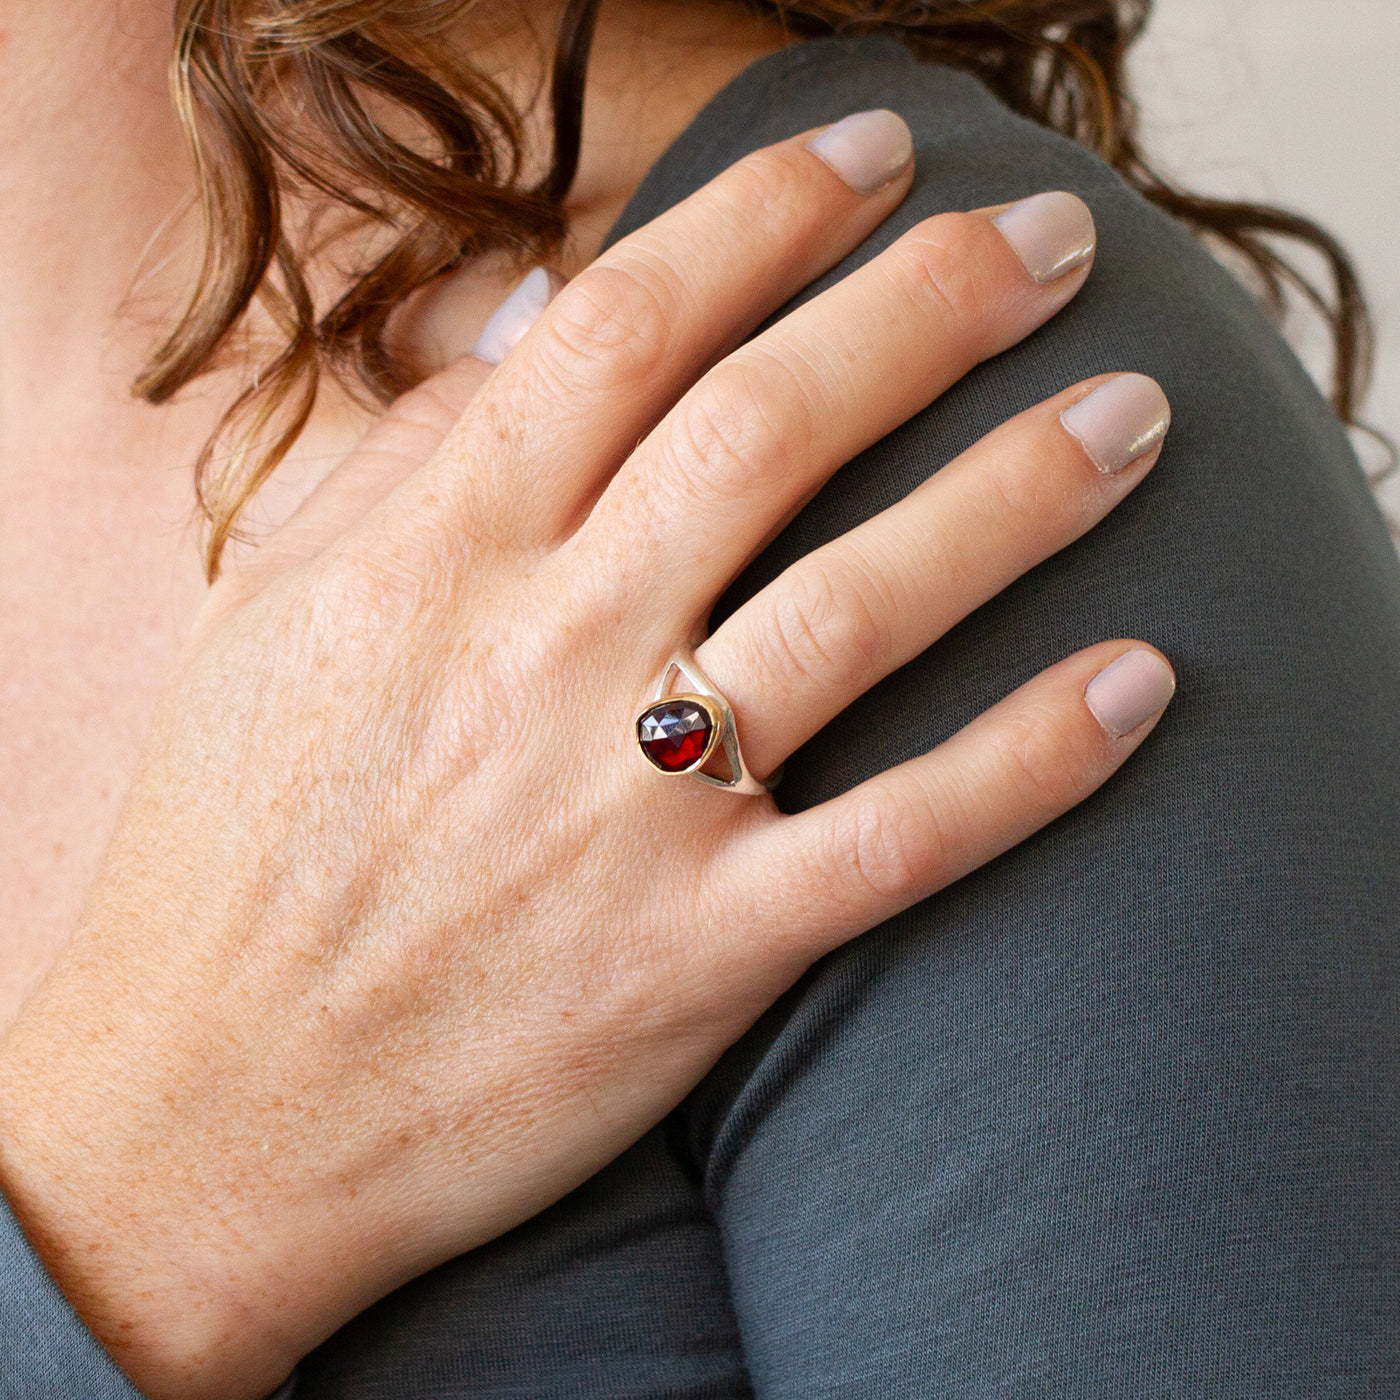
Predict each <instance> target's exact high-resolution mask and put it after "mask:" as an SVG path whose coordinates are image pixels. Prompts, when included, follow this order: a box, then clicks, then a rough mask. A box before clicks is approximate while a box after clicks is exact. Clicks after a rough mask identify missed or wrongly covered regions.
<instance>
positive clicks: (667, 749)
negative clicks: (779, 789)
mask: <svg viewBox="0 0 1400 1400" xmlns="http://www.w3.org/2000/svg"><path fill="white" fill-rule="evenodd" d="M677 677H680V678H681V679H683V680H684V681H685V683H686V684H687V685H688V686H689V687H690V689H689V690H681V691H677V692H675V693H674V694H673V693H671V685H672V682H673V681H674V680H675V679H676V678H677ZM636 735H637V747H638V748H639V749H641V751H642V755H643V757H644V758H645V759H646V761H647V762H648V763H650V764H651V766H652V767H653V768H655V769H656V770H657V771H658V772H660V773H688V774H690V775H691V776H692V777H695V778H699V779H700V781H701V782H702V783H709V784H710V785H711V786H713V787H721V788H724V789H725V790H726V791H728V792H738V793H742V794H744V796H746V797H762V796H763V794H764V793H766V792H772V790H773V789H774V788H775V787H776V786H777V784H778V781H779V779H780V778H781V777H782V776H783V769H782V765H781V764H780V765H779V766H778V770H777V772H775V773H774V774H773V776H772V777H771V778H769V779H768V781H767V782H766V783H764V782H760V781H759V780H758V779H757V778H755V777H754V775H753V774H752V773H750V772H749V770H748V766H747V765H746V764H745V762H744V755H743V754H742V753H741V752H740V751H739V735H738V733H737V732H736V730H735V728H734V711H733V710H732V709H731V708H730V705H729V701H728V700H726V699H725V698H724V696H723V695H721V694H720V693H719V691H717V690H716V689H715V688H714V686H712V685H711V684H710V679H709V677H708V676H706V674H705V673H704V672H703V671H702V670H701V669H700V667H699V666H698V665H697V664H696V661H695V653H694V652H693V651H692V650H691V649H690V648H689V647H677V648H676V650H675V652H674V653H672V656H671V659H670V660H669V661H668V662H667V663H666V665H665V667H664V669H663V670H662V672H661V679H660V680H659V681H657V683H656V693H655V694H654V695H653V696H652V700H651V704H649V705H648V706H647V707H646V709H644V710H643V711H642V712H641V714H639V715H638V716H637V722H636ZM721 748H722V749H723V750H724V756H725V758H726V759H727V760H728V763H729V777H728V778H717V777H715V775H714V774H713V773H702V772H701V771H700V766H701V765H702V764H703V763H705V762H706V761H707V760H708V759H709V758H710V756H711V755H712V754H713V753H714V752H715V751H716V750H717V749H721Z"/></svg>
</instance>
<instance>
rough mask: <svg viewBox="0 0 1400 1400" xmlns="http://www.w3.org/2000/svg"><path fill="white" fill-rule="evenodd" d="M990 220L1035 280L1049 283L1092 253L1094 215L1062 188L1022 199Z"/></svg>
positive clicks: (1070, 270) (1077, 265)
mask: <svg viewBox="0 0 1400 1400" xmlns="http://www.w3.org/2000/svg"><path fill="white" fill-rule="evenodd" d="M992 222H993V223H994V224H995V225H996V226H997V228H998V229H999V230H1000V232H1001V236H1002V237H1003V238H1004V239H1006V241H1007V242H1008V243H1009V244H1010V245H1011V248H1012V251H1013V252H1014V253H1015V254H1016V256H1017V257H1018V258H1020V259H1021V261H1022V262H1023V263H1024V264H1025V267H1026V271H1027V272H1029V273H1030V275H1031V276H1032V277H1034V278H1035V280H1036V281H1037V282H1053V281H1055V279H1056V278H1059V277H1063V276H1064V275H1065V273H1067V272H1073V271H1074V269H1075V268H1077V267H1083V266H1084V264H1085V263H1086V262H1088V261H1089V259H1090V258H1092V257H1093V256H1094V241H1095V232H1094V216H1093V215H1092V214H1091V213H1090V212H1089V206H1088V205H1087V204H1085V203H1084V201H1083V200H1082V199H1076V198H1075V196H1074V195H1072V194H1065V193H1064V192H1063V191H1062V190H1057V191H1053V192H1052V193H1050V194H1035V195H1032V196H1031V197H1030V198H1029V199H1023V200H1022V201H1021V202H1020V203H1019V204H1013V205H1012V206H1011V208H1010V209H1004V210H1002V212H1001V213H1000V214H998V215H997V216H996V218H994V219H993V220H992Z"/></svg>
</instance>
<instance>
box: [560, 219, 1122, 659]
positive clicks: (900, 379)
mask: <svg viewBox="0 0 1400 1400" xmlns="http://www.w3.org/2000/svg"><path fill="white" fill-rule="evenodd" d="M1093 251H1094V222H1093V217H1092V215H1091V214H1090V213H1089V210H1088V208H1087V206H1086V205H1085V204H1084V203H1083V202H1082V201H1081V200H1079V199H1077V198H1076V197H1075V196H1074V195H1071V194H1064V193H1052V194H1044V195H1036V196H1033V197H1032V198H1031V199H1028V200H1023V201H1021V202H1020V203H1019V204H1016V205H1013V206H1011V208H1009V209H990V210H982V211H978V212H975V213H970V214H940V215H937V216H935V217H934V218H931V219H926V220H925V221H924V222H923V223H921V224H918V225H917V226H915V227H914V228H913V229H911V230H910V231H909V232H908V233H906V234H904V235H903V236H902V237H901V238H899V239H898V240H897V241H896V242H895V243H894V244H893V245H892V246H891V247H889V248H887V249H886V250H885V251H884V252H883V253H881V254H880V255H879V256H878V257H876V258H874V259H872V260H871V261H870V262H868V263H866V264H865V265H864V266H863V267H860V268H858V269H857V270H856V271H855V272H852V273H851V274H850V275H849V276H847V277H845V278H844V279H843V280H842V281H840V282H838V283H837V284H836V285H835V286H834V287H831V288H829V289H827V290H826V291H824V292H822V293H821V295H819V296H818V297H816V298H814V299H813V300H812V301H810V302H808V303H806V304H804V305H803V306H800V307H798V308H797V309H796V310H795V311H792V312H791V313H789V314H788V315H787V316H786V317H784V318H783V319H782V320H781V321H779V322H778V323H777V324H776V325H774V326H772V327H770V328H769V329H768V330H766V331H765V332H763V333H762V334H761V335H759V336H757V337H755V338H754V339H753V340H751V341H749V342H748V343H747V344H745V345H743V346H742V347H740V348H739V349H738V350H736V351H735V352H734V353H733V354H731V355H729V356H728V358H727V359H725V360H723V361H722V362H721V363H720V364H718V365H716V366H715V368H714V369H712V370H711V371H710V372H709V373H708V374H707V375H706V376H705V377H704V378H703V379H701V380H700V381H699V383H698V384H696V385H695V387H694V388H693V389H691V390H690V391H689V393H687V394H686V395H685V396H684V397H683V398H682V399H681V400H680V402H679V403H677V405H676V406H675V408H673V409H672V410H671V412H670V413H668V414H667V415H666V417H665V418H664V419H663V420H662V421H661V422H660V423H659V424H658V425H657V427H656V428H655V430H654V431H653V432H652V433H651V434H650V435H649V436H648V437H647V438H646V439H645V441H643V442H642V444H641V445H640V446H639V447H638V449H637V451H636V452H634V453H633V455H632V456H631V458H630V459H629V460H628V461H627V463H626V465H625V466H624V467H623V468H622V470H621V471H619V472H618V474H617V476H616V477H615V478H614V479H613V481H612V482H611V483H610V484H609V486H608V488H607V489H606V491H604V493H603V495H602V497H601V498H600V500H599V502H598V505H597V506H596V507H595V509H594V511H593V513H592V515H591V516H590V517H589V519H588V520H587V521H586V522H585V524H584V526H583V528H582V529H581V530H580V532H579V534H578V535H577V536H575V538H574V541H573V546H574V547H575V548H577V549H579V550H581V551H584V557H585V558H586V557H587V556H588V552H589V551H592V552H594V553H596V554H599V555H601V557H602V561H603V572H604V574H605V576H614V577H615V576H617V574H618V570H619V561H625V563H626V565H627V570H626V573H627V575H628V576H630V577H633V578H638V579H653V578H657V577H662V576H664V577H665V578H666V580H667V586H666V589H665V590H664V594H663V595H662V596H661V597H658V595H657V590H655V589H646V590H638V602H639V605H641V606H643V607H645V608H646V611H647V620H648V623H649V624H652V625H655V626H658V627H660V628H661V629H662V632H663V633H664V634H665V635H668V636H676V635H685V634H688V633H690V632H691V631H693V629H694V627H695V625H696V623H697V622H699V621H700V620H702V619H703V618H704V617H705V616H706V615H707V614H708V612H709V610H710V608H711V607H712V606H713V604H714V601H715V599H716V598H717V597H718V596H719V594H720V593H721V592H723V590H724V588H725V587H726V586H727V585H728V584H729V582H730V581H731V579H733V577H734V576H735V575H736V574H737V573H738V572H739V571H740V569H742V567H743V566H744V564H745V563H746V562H747V561H748V560H749V559H750V558H752V557H753V555H755V554H756V553H757V552H758V550H759V549H760V548H761V547H762V546H763V544H764V543H765V541H766V540H768V539H769V538H771V537H772V535H773V534H774V533H776V531H777V530H778V529H779V528H781V526H782V525H783V524H784V523H785V522H786V521H787V520H788V519H790V518H791V517H792V515H793V514H795V513H796V511H797V510H798V509H800V507H801V506H802V505H803V503H804V502H805V501H806V500H807V499H809V498H810V497H811V496H812V495H813V494H814V493H815V492H816V491H817V490H818V489H819V487H820V486H821V485H822V484H823V483H824V482H825V481H826V479H827V478H828V477H829V476H831V474H832V473H833V472H834V471H836V469H837V468H838V467H840V466H842V465H844V464H845V463H846V462H847V461H849V460H850V459H851V458H852V457H854V456H856V455H857V454H858V453H860V452H861V451H863V450H864V449H865V448H866V447H868V446H869V445H870V444H871V443H873V442H876V441H878V440H879V439H880V438H882V437H884V436H885V435H886V434H887V433H890V432H892V431H893V430H894V429H895V428H897V427H898V426H899V425H900V424H901V423H903V422H904V421H905V420H907V419H908V418H910V417H912V416H913V415H914V414H915V413H917V412H918V411H919V410H920V409H922V408H924V407H925V406H926V405H927V404H928V403H929V402H930V401H931V400H933V399H936V398H937V397H938V396H939V395H940V394H942V393H943V392H944V391H945V390H946V389H948V388H949V387H951V386H952V385H953V384H955V383H956V382H957V381H958V380H959V379H961V378H962V376H963V375H964V374H966V373H967V372H968V371H969V370H970V369H972V368H973V366H975V365H977V364H978V363H980V362H981V361H983V360H986V359H989V358H991V357H992V356H993V355H996V354H999V353H1000V352H1001V351H1003V350H1006V349H1008V348H1009V347H1010V346H1012V345H1015V344H1016V343H1017V342H1018V341H1020V340H1022V339H1024V338H1025V337H1026V336H1027V335H1029V334H1030V333H1031V331H1033V330H1035V329H1036V327H1038V326H1040V325H1041V324H1043V323H1044V322H1045V321H1047V320H1049V319H1050V317H1051V316H1053V315H1054V314H1055V313H1056V312H1057V311H1059V310H1060V308H1061V307H1063V306H1064V305H1065V303H1066V302H1068V301H1069V300H1070V299H1071V298H1072V297H1073V296H1074V294H1075V293H1076V292H1077V291H1078V290H1079V288H1080V287H1081V286H1082V285H1083V283H1084V279H1085V278H1086V277H1087V275H1088V268H1089V264H1090V262H1091V261H1092V258H1093Z"/></svg>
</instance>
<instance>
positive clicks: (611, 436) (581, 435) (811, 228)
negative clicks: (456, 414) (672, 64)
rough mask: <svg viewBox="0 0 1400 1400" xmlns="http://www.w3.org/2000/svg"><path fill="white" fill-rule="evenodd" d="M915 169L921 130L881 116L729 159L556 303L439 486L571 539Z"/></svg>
mask: <svg viewBox="0 0 1400 1400" xmlns="http://www.w3.org/2000/svg"><path fill="white" fill-rule="evenodd" d="M912 173H913V142H912V138H911V137H910V134H909V128H908V127H907V126H906V125H905V123H904V121H903V120H902V119H901V118H900V117H899V116H897V115H896V114H895V113H893V112H888V111H884V110H876V111H872V112H861V113H857V114H855V115H853V116H850V117H846V118H844V119H843V120H842V121H840V122H837V123H835V124H833V125H831V126H827V127H823V128H818V129H816V130H815V131H807V132H804V133H802V134H801V135H799V136H794V137H792V138H791V139H789V140H786V141H780V142H778V143H777V144H776V145H772V146H767V147H764V148H763V149H761V150H757V151H754V152H753V153H752V154H750V155H748V156H745V157H744V158H743V159H742V160H740V161H738V162H736V163H735V164H734V165H731V166H730V167H729V168H728V169H727V170H725V171H723V172H722V173H721V174H719V175H718V176H716V177H715V178H714V179H713V180H711V181H710V182H709V183H708V184H706V185H704V186H703V187H702V188H701V189H699V190H697V191H696V192H695V193H694V194H692V195H690V196H689V197H688V198H687V199H684V200H682V201H681V202H680V203H679V204H676V205H675V206H673V207H672V208H671V209H668V210H667V211H666V212H665V213H663V214H661V215H660V216H659V217H657V218H655V219H653V220H652V221H651V222H650V223H648V224H646V225H645V226H644V227H643V228H640V229H638V230H637V231H636V232H635V233H633V234H631V235H629V236H628V237H626V238H624V239H622V240H620V241H619V242H618V243H616V244H614V245H613V246H612V247H611V248H609V249H607V251H606V252H604V253H603V254H602V255H601V256H600V257H599V258H598V259H597V260H596V261H594V262H593V263H592V264H590V266H589V267H587V268H586V269H584V271H583V272H581V273H580V274H579V275H578V276H577V277H575V278H574V279H573V281H571V282H570V283H569V284H568V285H567V286H566V287H565V288H564V289H563V290H562V291H561V292H560V293H559V294H558V295H557V296H556V297H555V298H554V299H553V301H552V302H550V304H549V305H548V307H546V309H545V310H544V311H543V312H542V313H541V315H540V317H539V319H538V320H537V321H536V322H535V323H534V325H533V326H531V328H530V330H529V331H527V332H526V334H525V335H524V336H523V337H522V338H521V340H520V341H519V342H518V343H517V345H516V346H515V348H514V349H513V350H512V351H511V353H510V354H509V355H508V356H507V357H506V359H505V360H504V361H503V362H502V363H501V365H500V366H499V367H498V368H497V370H496V371H495V373H493V374H492V376H491V377H490V379H489V380H488V381H487V382H486V384H485V385H484V386H483V388H482V390H481V393H480V395H479V396H478V398H477V400H476V402H475V404H474V405H473V411H472V413H471V414H469V415H467V416H466V417H465V418H464V419H463V420H462V421H461V422H460V423H459V424H458V426H457V428H456V429H455V430H454V431H453V433H451V434H450V435H449V437H448V440H447V441H446V442H445V443H444V444H443V448H442V450H441V451H440V452H439V453H438V455H437V457H436V458H435V461H434V466H433V467H432V468H431V469H430V470H432V471H433V472H434V473H435V475H434V478H433V485H434V488H435V489H436V490H438V491H446V492H448V493H451V492H452V491H453V490H454V489H455V490H456V491H458V492H459V493H461V492H466V493H469V495H470V498H471V501H472V506H473V509H474V511H475V512H476V514H477V517H478V519H479V518H480V515H481V514H482V513H483V512H484V513H485V514H486V515H487V517H488V518H489V519H490V521H491V523H494V524H496V525H497V527H498V528H499V529H500V531H501V533H502V534H503V535H504V536H505V537H507V538H510V539H512V540H518V541H520V542H522V543H526V542H537V543H542V544H544V543H549V542H551V541H554V540H558V539H560V538H561V537H563V536H564V535H565V534H567V533H568V532H569V531H570V530H571V529H572V528H574V527H575V526H576V525H577V524H578V523H579V521H580V520H581V519H582V518H583V516H584V515H586V514H587V511H588V510H589V508H590V507H591V505H592V503H593V501H594V499H595V498H596V496H597V494H598V492H599V491H600V490H601V489H602V486H603V485H604V484H605V483H606V481H607V479H608V478H609V477H610V476H611V474H612V473H613V472H614V471H615V470H616V469H617V467H618V466H619V465H620V464H621V462H622V461H623V460H624V459H625V457H626V456H627V454H628V453H629V452H630V451H631V450H632V449H633V448H634V447H635V446H636V444H637V442H638V440H639V439H640V438H642V437H643V436H645V435H646V433H647V432H648V431H649V430H650V429H651V428H652V427H653V426H654V425H655V424H656V423H657V422H658V421H660V419H661V418H662V417H663V416H664V415H665V413H666V412H667V410H669V409H670V408H671V406H672V405H673V404H674V403H675V401H676V400H677V399H678V398H679V397H680V395H681V394H682V393H684V392H685V390H686V389H688V388H689V387H690V386H691V384H693V383H694V381H695V380H696V379H697V378H698V377H699V376H700V375H701V374H702V373H703V372H704V370H705V369H707V368H708V367H709V366H710V365H711V364H713V363H714V362H715V361H717V360H718V359H720V358H722V357H723V356H724V355H726V354H728V353H729V352H730V351H731V350H732V349H734V347H735V346H737V345H739V344H740V343H741V342H742V341H743V340H744V339H745V337H746V336H748V335H749V334H750V333H751V332H752V331H753V329H754V328H755V327H756V326H757V325H759V324H760V322H762V321H763V320H764V318H765V317H767V316H768V315H769V314H770V313H771V312H773V311H775V310H776V309H777V308H778V307H780V306H782V305H783V304H784V303H785V302H787V301H789V300H790V299H791V298H792V297H793V296H795V295H796V294H797V293H798V292H800V291H801V290H802V288H804V287H805V286H807V285H808V283H810V282H812V281H814V280H815V279H816V278H817V277H819V276H821V275H822V273H824V272H826V271H827V270H828V269H830V268H831V267H833V266H835V264H836V263H837V262H839V261H840V260H841V258H842V257H844V256H845V255H846V254H847V253H849V252H850V251H851V250H852V249H853V248H855V247H857V246H858V245H859V244H860V243H861V242H863V241H864V240H865V238H867V237H868V236H869V235H870V233H871V232H873V231H874V229H875V228H876V227H877V226H878V225H879V224H880V223H881V221H882V220H884V219H885V217H886V216H887V215H888V214H889V213H890V212H891V211H892V210H893V209H894V208H895V207H896V206H897V205H898V204H899V202H900V200H902V199H903V198H904V195H905V193H906V192H907V191H908V188H909V184H910V181H911V179H912ZM503 447H504V450H503Z"/></svg>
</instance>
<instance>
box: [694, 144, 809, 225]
mask: <svg viewBox="0 0 1400 1400" xmlns="http://www.w3.org/2000/svg"><path fill="white" fill-rule="evenodd" d="M814 164H815V162H814ZM797 174H798V172H797V169H796V168H795V166H794V163H793V160H792V157H791V154H790V153H788V152H785V151H784V150H783V149H782V148H781V147H776V148H775V147H771V146H765V147H763V148H762V149H760V150H757V151H752V152H750V153H749V154H748V155H746V156H744V157H743V159H741V160H738V161H736V162H735V163H734V164H733V165H731V166H730V167H729V169H728V170H727V171H726V172H725V173H724V175H723V176H722V178H721V179H719V180H717V181H716V182H715V184H714V187H713V188H714V193H715V195H716V197H717V198H718V199H719V200H720V201H722V203H723V206H724V208H725V211H726V212H727V213H728V214H729V215H730V216H731V219H732V218H733V217H734V216H737V217H739V218H742V219H743V223H732V222H731V223H730V227H737V228H744V229H749V230H752V229H753V228H754V227H755V224H757V226H758V227H759V228H760V229H761V230H762V231H763V232H764V233H768V232H770V231H771V232H773V233H775V234H778V235H780V236H783V235H786V236H791V234H792V233H793V232H794V230H796V229H799V228H801V227H802V224H803V222H804V220H803V219H802V216H803V215H804V214H807V215H810V214H811V213H812V212H814V211H815V208H816V207H817V206H816V205H815V202H814V200H813V198H812V195H813V191H812V189H811V188H810V186H809V185H808V184H806V183H805V182H803V181H801V180H799V179H798V178H797ZM751 246H753V245H752V243H751Z"/></svg>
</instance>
